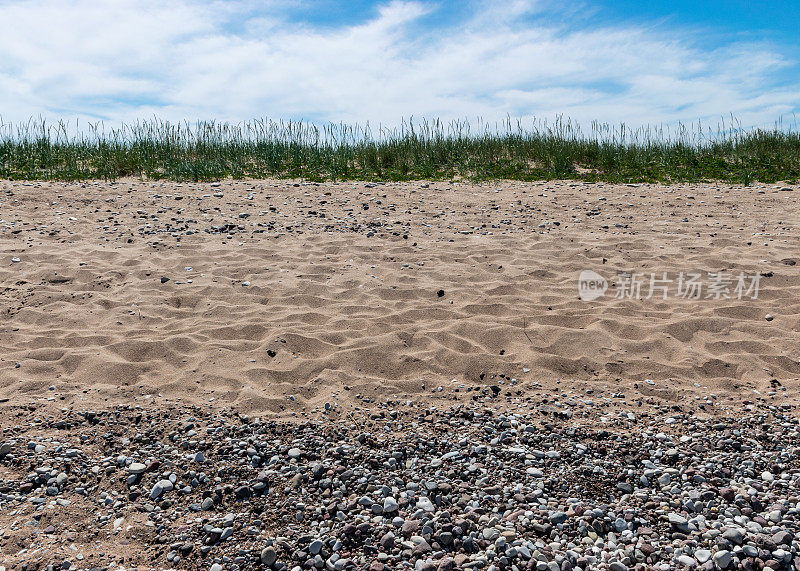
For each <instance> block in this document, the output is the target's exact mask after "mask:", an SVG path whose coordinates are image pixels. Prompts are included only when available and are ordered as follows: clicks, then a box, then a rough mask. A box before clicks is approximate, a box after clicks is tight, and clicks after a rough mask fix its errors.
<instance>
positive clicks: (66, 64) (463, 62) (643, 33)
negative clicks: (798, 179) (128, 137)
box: [0, 0, 800, 126]
mask: <svg viewBox="0 0 800 571" xmlns="http://www.w3.org/2000/svg"><path fill="white" fill-rule="evenodd" d="M695 4H701V5H702V8H697V7H696V6H695ZM798 28H800V2H797V0H772V1H770V2H766V1H764V2H762V1H759V0H749V1H746V0H727V1H722V0H705V1H703V2H696V0H694V1H689V0H685V1H684V0H677V1H674V2H663V1H655V0H652V1H651V0H619V1H612V0H587V1H585V2H564V1H550V0H495V1H477V0H476V1H470V0H462V1H450V0H438V1H427V0H417V1H402V0H389V1H379V2H371V1H366V0H355V1H347V2H345V1H333V0H319V1H303V0H298V1H294V2H290V1H286V0H262V1H238V0H234V1H202V0H169V1H166V2H165V1H162V0H159V1H151V0H0V116H2V119H3V120H4V121H5V122H6V123H7V122H9V121H19V120H24V119H26V118H29V117H31V116H39V115H41V116H44V117H64V118H76V117H80V118H85V119H102V120H104V121H107V122H118V121H131V120H134V119H137V118H147V117H153V116H158V117H160V118H164V119H172V120H175V119H188V120H196V119H218V120H224V121H234V122H235V121H241V120H246V119H250V118H254V117H269V118H274V119H305V120H310V121H317V122H324V121H334V122H339V121H344V122H364V121H367V120H369V121H370V122H372V123H378V122H383V123H386V124H393V123H397V122H398V121H399V120H400V119H401V118H408V117H410V116H414V117H415V118H420V117H439V118H442V119H452V118H468V119H473V118H477V117H481V118H483V119H485V120H488V121H493V120H496V119H501V118H503V117H506V116H511V117H515V118H517V117H519V118H530V117H537V118H552V117H554V116H555V115H558V114H561V115H565V116H569V117H572V118H573V119H576V120H578V121H580V122H587V121H590V120H592V119H598V120H601V121H606V122H620V121H625V122H626V123H628V124H637V125H638V124H644V123H667V124H669V123H673V122H676V121H683V122H686V123H690V122H693V121H697V120H703V121H704V122H706V123H711V124H717V123H718V122H719V121H720V119H721V117H723V116H724V117H726V118H727V117H729V116H730V115H731V114H732V115H733V116H735V117H737V118H738V119H739V120H740V121H741V123H742V124H743V125H744V126H751V125H771V124H772V123H773V122H774V121H775V120H776V119H778V118H779V117H781V116H783V118H784V121H788V122H789V123H792V122H794V123H796V122H797V121H798V118H796V117H793V114H797V115H798V116H800V43H799V42H798V40H797V39H796V30H797V29H798Z"/></svg>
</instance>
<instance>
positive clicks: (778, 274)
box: [0, 181, 800, 416]
mask: <svg viewBox="0 0 800 571" xmlns="http://www.w3.org/2000/svg"><path fill="white" fill-rule="evenodd" d="M501 187H502V188H501ZM782 188H786V187H785V185H778V186H775V185H768V186H762V187H758V186H754V187H750V188H732V187H728V186H726V185H719V184H716V185H711V184H709V185H691V186H672V187H661V186H655V185H652V186H651V185H637V186H612V185H601V184H583V183H564V182H560V183H531V184H523V183H505V184H496V183H495V184H483V185H471V184H466V183H453V184H445V183H430V184H429V185H427V186H424V185H423V184H422V183H406V184H379V185H374V184H369V185H367V184H365V183H340V184H332V183H329V184H321V185H318V184H311V183H302V184H301V183H295V182H293V181H288V182H287V181H240V182H224V183H221V184H219V185H215V186H211V185H208V184H186V185H177V184H174V183H145V182H140V181H123V182H120V183H117V184H105V183H95V184H80V183H21V182H1V183H0V311H2V319H1V321H0V397H2V398H3V399H8V400H6V401H5V402H12V403H24V402H27V401H30V400H39V399H42V398H51V399H54V402H55V403H56V404H57V405H59V406H62V407H68V406H75V407H82V408H85V407H91V406H103V405H106V404H108V403H116V402H125V401H130V402H137V403H140V404H141V403H143V402H148V400H150V401H158V402H174V401H175V400H176V399H182V401H183V402H206V403H207V402H209V399H214V401H213V402H216V403H222V404H225V405H233V406H235V407H237V408H238V409H240V410H243V411H246V412H249V413H254V414H263V413H274V414H278V415H281V416H289V415H292V414H298V413H300V414H302V413H309V414H312V413H314V411H315V409H318V408H321V407H323V406H324V405H325V403H331V404H337V406H339V407H341V408H342V409H347V408H349V407H352V406H365V405H366V404H368V403H366V402H365V399H370V398H375V399H378V400H386V399H405V398H413V399H416V400H420V399H423V400H424V399H430V402H431V403H435V402H437V399H450V398H456V397H458V398H461V397H463V396H464V391H465V389H466V387H479V388H483V387H486V386H488V385H497V386H499V387H501V388H502V390H503V395H505V396H506V397H507V400H506V402H511V403H512V404H514V403H516V404H517V405H524V404H525V403H526V402H528V401H526V399H538V400H536V402H540V400H541V398H542V397H545V396H549V398H550V399H551V400H552V399H556V400H558V399H561V400H562V401H563V400H565V399H569V398H571V397H574V398H583V399H585V398H593V399H595V400H597V401H601V400H602V399H603V398H608V399H609V401H608V402H609V403H610V406H611V405H612V404H613V403H614V402H617V401H618V400H620V399H623V400H627V401H628V402H629V403H630V402H636V401H642V405H643V406H648V405H658V404H670V405H681V404H686V403H687V402H689V401H688V400H687V399H692V400H696V399H707V398H708V399H709V400H710V395H712V394H713V395H715V398H714V400H713V405H712V404H711V402H709V405H708V406H707V407H706V410H707V412H709V413H714V412H715V411H724V410H725V408H724V407H736V406H741V405H742V404H746V401H748V400H750V401H755V400H759V399H766V400H767V401H770V402H772V401H774V402H775V403H776V404H783V403H790V402H791V401H792V399H793V398H796V396H797V387H798V378H800V342H799V341H798V330H800V282H799V281H798V277H799V274H800V267H798V266H797V265H796V261H797V259H798V258H800V239H799V238H798V223H799V222H800V220H798V217H800V209H799V208H798V192H797V191H787V190H781V189H782ZM12 259H18V260H19V261H12ZM587 269H588V270H593V271H595V272H597V273H599V274H600V275H602V276H603V277H605V278H607V279H608V280H609V282H610V286H609V289H608V291H607V292H606V295H605V296H603V297H602V298H600V299H597V300H594V301H591V302H589V301H583V300H581V299H579V297H578V289H577V284H578V275H579V274H580V272H581V271H582V270H587ZM720 271H725V272H728V273H730V274H732V275H738V274H739V273H740V272H744V273H745V274H747V275H748V276H752V275H755V274H756V273H761V274H762V277H761V281H760V284H759V286H760V287H759V292H758V298H757V299H750V298H749V297H746V298H743V299H737V298H736V297H735V296H733V295H732V296H731V297H730V298H727V299H726V298H724V297H723V298H721V299H681V298H678V297H676V296H675V295H673V294H672V292H670V295H669V296H668V298H667V299H661V297H660V295H655V296H653V297H652V298H650V299H644V297H646V296H645V295H644V294H645V291H644V290H642V293H643V294H642V295H640V296H638V297H637V298H635V299H616V298H615V297H614V296H615V295H616V293H617V292H619V291H620V287H621V284H620V280H619V278H618V274H620V273H622V272H629V273H636V274H641V275H643V276H646V279H648V280H649V277H650V275H651V273H655V274H657V275H659V276H660V275H662V273H663V272H667V273H668V275H670V276H672V277H677V276H678V274H679V273H680V272H684V273H687V272H702V273H704V274H705V273H707V272H720ZM163 278H168V281H166V280H164V279H163ZM162 282H163V283H162ZM243 284H246V285H243ZM671 287H672V288H674V287H675V283H672V284H671ZM767 314H770V315H771V316H773V319H772V320H769V321H768V320H767V319H766V316H767ZM512 379H515V381H513V382H512ZM512 383H513V384H512ZM438 387H442V391H441V392H438V391H437V389H438ZM455 389H459V392H458V393H454V392H453V391H454V390H455ZM784 389H785V390H784ZM587 390H589V391H590V392H591V395H592V396H591V397H588V396H587V394H586V391H587ZM617 392H620V393H623V394H624V397H615V398H611V395H612V394H613V393H617ZM770 392H772V394H770ZM147 395H150V396H147ZM508 399H511V400H508ZM530 402H533V401H532V400H531V401H530ZM723 405H724V406H723Z"/></svg>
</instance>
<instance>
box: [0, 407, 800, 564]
mask: <svg viewBox="0 0 800 571" xmlns="http://www.w3.org/2000/svg"><path fill="white" fill-rule="evenodd" d="M665 412H666V411H665ZM65 414H68V413H65ZM540 414H541V413H540V412H539V411H538V409H537V410H535V411H534V412H532V413H531V414H530V415H525V414H519V413H515V414H510V413H503V412H499V411H492V410H489V409H485V408H483V407H481V406H480V405H475V406H474V407H463V408H454V409H450V410H436V411H424V412H423V411H420V412H419V413H416V412H415V411H413V410H412V411H409V412H408V413H407V415H406V416H400V415H397V414H395V415H393V416H392V415H389V414H385V415H383V416H381V415H372V416H371V417H369V418H368V419H367V420H366V421H362V424H359V425H358V426H359V428H358V429H357V430H354V428H353V427H354V425H355V424H354V422H353V421H352V420H350V419H349V418H348V419H347V421H346V422H345V421H343V422H340V423H337V422H333V421H330V420H326V421H304V422H302V423H297V424H284V423H280V422H275V421H262V420H259V419H251V418H246V417H244V415H239V414H237V413H236V412H234V411H228V412H224V413H222V414H221V415H220V414H219V413H217V415H216V416H215V415H214V414H210V413H209V414H204V413H202V412H201V411H199V410H198V409H196V408H187V409H184V408H183V407H181V406H176V407H175V408H174V409H173V410H170V411H169V413H168V415H167V413H166V412H165V413H162V412H160V411H158V410H144V409H135V408H133V407H127V408H126V407H121V408H119V409H117V410H115V411H114V412H113V413H110V412H93V413H92V414H91V415H89V413H86V412H83V413H75V414H72V415H71V416H69V423H70V428H68V429H67V428H65V426H66V424H60V423H62V422H66V420H67V417H65V418H63V419H60V418H58V417H57V415H56V417H54V418H52V419H48V420H46V421H40V422H38V423H33V422H31V423H29V424H19V425H18V428H17V429H16V431H15V434H14V439H15V440H14V441H13V443H12V441H6V442H4V443H3V444H2V445H0V451H4V454H5V455H4V456H3V457H2V459H0V462H2V463H3V465H4V469H5V466H6V465H8V468H11V469H10V470H8V469H6V471H5V472H2V473H3V474H5V475H4V476H2V478H5V480H2V481H0V488H1V489H3V490H5V492H2V493H0V509H2V510H3V513H6V511H8V512H9V513H11V512H13V511H14V510H20V509H22V508H23V507H24V506H30V507H32V508H34V509H36V507H37V506H44V505H46V504H47V502H51V503H52V505H53V508H52V509H54V510H58V509H61V508H62V507H64V506H66V505H69V504H70V503H73V504H74V503H75V502H78V504H77V505H79V506H86V505H87V504H86V503H85V502H86V501H88V500H89V499H91V498H96V501H97V503H96V505H95V507H94V508H93V509H92V510H86V514H87V515H86V519H85V520H80V519H79V520H78V523H77V524H76V523H70V525H84V526H87V527H88V526H99V527H98V528H97V529H98V530H99V531H100V532H101V533H105V532H106V531H107V532H113V533H114V534H115V535H114V537H120V538H121V537H122V536H121V535H117V534H119V533H120V532H121V530H123V529H124V528H125V527H126V522H129V521H131V520H130V519H129V516H127V515H125V516H124V517H123V516H122V514H127V513H131V514H136V513H137V512H142V513H143V515H144V514H146V516H147V518H148V519H147V521H152V522H153V523H154V527H153V528H152V530H153V531H152V535H151V532H148V533H146V534H142V535H138V536H137V537H136V538H135V539H134V541H135V542H136V543H135V545H137V546H141V547H142V548H143V549H144V547H145V546H147V545H151V546H154V545H162V546H164V549H163V551H162V555H161V556H160V557H161V559H160V560H159V561H154V562H153V564H152V565H150V567H156V568H158V567H163V566H172V567H186V568H201V567H205V568H210V567H213V566H214V565H218V566H219V568H225V569H236V568H238V569H249V568H259V567H269V568H274V569H276V570H281V571H304V570H305V569H309V568H314V569H320V570H322V569H324V570H325V571H347V570H349V569H351V568H352V569H360V568H363V569H371V570H373V571H375V570H378V569H380V570H381V571H389V570H391V569H409V571H410V570H411V569H413V570H414V571H456V570H457V569H473V570H475V571H502V570H503V569H505V570H507V571H515V570H519V571H532V570H534V569H535V570H537V571H539V570H540V571H564V570H565V569H569V570H573V571H577V570H578V569H583V570H588V569H608V570H622V569H639V568H646V569H656V570H659V571H661V570H662V569H663V570H664V571H666V570H667V569H673V568H696V569H703V570H704V571H710V570H711V569H712V568H715V569H719V570H721V569H726V570H729V571H732V570H733V569H734V568H735V567H736V566H737V565H740V564H741V565H743V567H742V569H743V571H744V570H745V569H750V568H751V567H752V569H753V570H754V571H755V570H756V567H757V566H758V565H759V564H758V561H762V562H763V563H764V565H763V568H764V569H774V570H776V571H781V570H786V571H789V570H792V569H795V566H796V565H797V564H799V563H800V560H798V553H800V543H798V539H797V537H798V531H800V505H798V501H800V499H799V498H798V495H797V492H796V490H798V489H800V470H798V469H797V468H796V466H797V462H798V460H800V425H799V424H798V420H797V418H796V417H794V416H790V415H784V414H783V413H781V412H780V411H778V410H769V411H765V410H756V412H754V413H753V414H752V415H750V416H747V415H737V416H736V417H732V418H718V419H715V420H699V419H697V418H696V417H694V416H692V415H691V414H690V413H679V412H677V411H675V410H670V411H669V413H668V414H669V415H668V416H666V415H665V416H663V417H658V416H653V415H651V414H649V413H647V412H642V411H639V412H638V413H637V414H636V415H635V417H634V418H631V417H629V416H627V415H625V416H624V417H623V416H620V417H619V420H618V421H617V420H614V419H611V420H609V421H608V422H606V423H604V424H603V425H602V428H601V427H598V426H596V425H592V424H587V425H583V426H576V425H574V424H573V423H572V422H570V421H569V420H567V419H561V420H553V418H554V417H550V419H549V420H546V422H547V423H548V424H547V428H546V429H545V428H541V427H538V425H537V424H536V423H537V422H539V421H541V418H540V416H539V415H540ZM137 419H138V420H137ZM667 419H671V422H669V423H667V422H666V420H667ZM401 420H402V422H401ZM48 423H52V424H53V426H55V424H56V423H58V424H59V426H61V428H60V429H59V430H58V431H56V432H54V434H58V441H57V440H56V439H55V438H50V437H48V438H43V437H42V436H41V435H42V434H46V433H48V432H46V428H47V425H48ZM166 426H169V427H176V428H179V429H178V430H173V429H171V428H170V429H165V428H164V427H166ZM29 427H30V428H29ZM33 427H35V428H33ZM367 427H368V428H367ZM668 427H674V428H672V429H671V428H668ZM105 434H114V438H113V439H110V440H104V441H105V442H107V444H106V447H105V448H104V449H103V452H102V454H101V453H100V452H99V451H96V450H95V449H94V448H92V447H77V446H74V445H72V444H70V445H69V446H64V445H63V444H62V442H66V441H73V440H74V441H75V442H78V441H80V440H84V439H85V440H86V441H95V440H98V439H101V438H102V435H105ZM78 435H80V438H72V436H78ZM16 442H22V443H23V444H22V446H20V447H19V448H22V450H20V451H19V452H16V448H15V443H16ZM755 443H757V444H755ZM26 444H27V446H26ZM37 450H38V452H37ZM445 457H446V459H445ZM34 458H35V461H33V459H34ZM67 458H68V459H69V469H66V465H65V463H64V460H65V459H67ZM133 458H147V459H148V460H147V461H146V462H133V461H131V459H133ZM32 461H33V463H32V464H31V462H32ZM118 471H119V472H120V473H119V474H117V472H118ZM17 474H18V476H17ZM75 474H92V476H91V477H89V478H86V477H75V476H74V475H75ZM90 485H91V486H93V488H91V491H87V490H88V489H89V488H88V486H90ZM118 486H122V491H123V492H124V493H120V490H119V488H118ZM126 486H127V489H126ZM93 501H94V500H93ZM81 509H82V508H81ZM56 513H57V512H56ZM69 517H70V521H71V522H74V521H75V518H76V516H75V513H74V512H71V513H70V514H69ZM23 521H24V518H23ZM34 521H35V520H34ZM163 522H171V523H170V524H169V525H164V524H163ZM49 523H50V525H49V526H48V527H47V528H46V529H43V532H44V534H45V535H47V536H48V537H52V538H53V539H54V540H55V539H56V538H59V537H60V536H59V533H60V531H59V530H60V527H59V524H58V522H57V521H56V520H53V519H52V517H51V519H50V520H49ZM8 533H9V532H8V531H7V532H6V534H8ZM11 533H13V532H11ZM121 540H122V539H121ZM124 541H130V540H129V539H127V538H125V539H124ZM142 552H143V553H144V552H146V551H142ZM153 553H157V551H153ZM642 566H643V567H642ZM748 566H750V567H748Z"/></svg>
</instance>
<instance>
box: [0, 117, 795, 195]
mask: <svg viewBox="0 0 800 571" xmlns="http://www.w3.org/2000/svg"><path fill="white" fill-rule="evenodd" d="M130 176H136V177H144V178H148V179H169V180H176V181H207V180H218V179H222V178H227V177H232V178H263V177H291V178H305V179H308V180H316V181H321V180H355V179H360V180H415V179H431V180H441V179H453V178H466V179H472V180H487V179H516V180H547V179H564V178H569V179H582V180H602V181H609V182H656V181H658V182H667V183H669V182H679V181H701V180H726V181H730V182H732V183H743V184H750V183H751V182H753V181H761V182H775V181H788V182H795V181H797V180H798V178H800V134H798V133H797V132H796V131H792V130H791V129H785V128H783V127H782V126H781V125H776V126H775V128H773V129H770V130H764V129H752V130H742V129H740V128H736V127H725V126H724V125H723V126H722V127H718V128H717V129H715V130H710V129H706V128H704V127H702V126H697V127H693V128H686V127H684V126H679V127H677V128H676V129H672V130H666V129H664V128H659V129H654V128H642V129H636V130H631V129H629V128H626V126H625V125H618V126H611V125H608V124H601V123H597V122H595V123H593V124H592V125H591V126H590V129H589V130H588V131H586V132H584V131H583V130H581V128H580V127H579V126H578V125H577V124H576V123H574V122H572V121H570V120H563V119H559V120H557V121H556V122H555V123H553V124H548V123H546V122H537V123H534V124H532V125H530V126H527V125H525V126H523V125H522V124H521V123H519V122H513V121H511V120H508V121H506V122H504V123H502V124H499V125H493V126H490V125H486V124H480V125H479V126H478V128H476V129H473V128H471V126H470V124H469V123H467V122H464V121H456V122H452V123H448V124H444V123H441V122H439V121H433V122H425V121H423V122H417V123H413V122H405V123H403V124H402V126H401V127H399V128H396V129H392V130H387V129H378V130H377V132H375V133H373V130H372V129H371V128H370V126H369V125H367V126H350V125H344V124H341V125H333V124H330V125H326V126H322V127H318V126H315V125H313V124H308V123H299V122H273V121H267V120H254V121H250V122H247V123H241V124H236V125H233V124H228V123H218V122H214V121H208V122H198V123H195V124H190V123H188V122H184V123H179V124H173V123H168V122H165V121H160V120H150V121H140V122H137V123H135V124H131V125H125V126H122V127H120V128H117V129H109V130H104V129H103V128H102V126H101V125H88V126H87V127H85V128H79V127H78V126H74V129H73V128H72V125H71V124H70V125H68V124H67V123H65V122H63V121H62V122H59V123H57V124H48V123H47V122H45V121H43V120H41V119H40V120H30V121H28V122H26V123H24V124H18V125H13V124H0V178H4V179H26V180H41V179H46V180H86V179H106V180H114V179H117V178H120V177H130Z"/></svg>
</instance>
